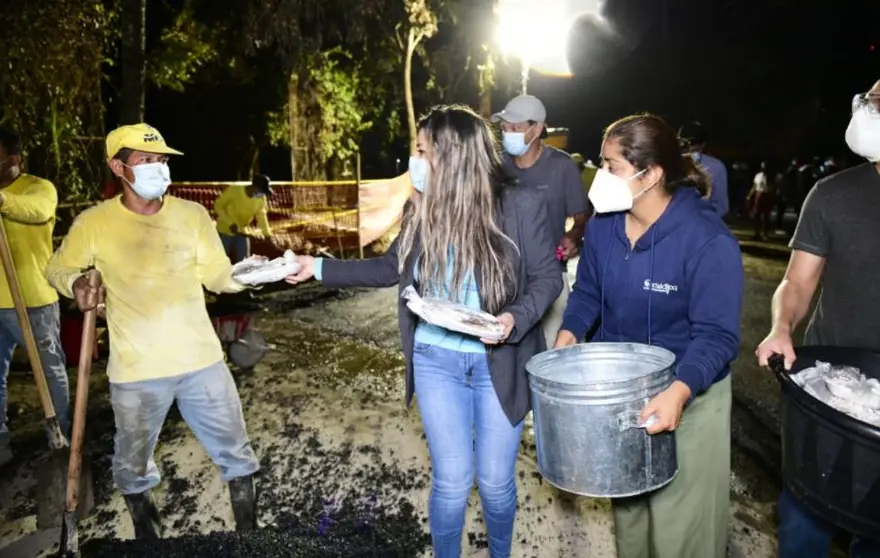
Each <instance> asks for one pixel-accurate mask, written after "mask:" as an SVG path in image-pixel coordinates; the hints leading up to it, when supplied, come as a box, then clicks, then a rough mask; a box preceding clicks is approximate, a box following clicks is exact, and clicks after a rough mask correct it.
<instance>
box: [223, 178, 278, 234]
mask: <svg viewBox="0 0 880 558" xmlns="http://www.w3.org/2000/svg"><path fill="white" fill-rule="evenodd" d="M214 211H215V212H216V213H217V230H218V231H219V232H220V233H221V234H226V235H229V236H233V235H234V234H235V233H233V232H232V229H231V228H230V227H231V226H232V225H235V226H236V227H238V232H239V233H241V232H242V231H243V230H244V228H245V227H247V226H248V225H250V224H251V222H252V221H253V220H254V218H256V219H257V223H258V224H259V225H260V230H261V231H263V234H264V235H265V236H266V238H269V237H270V236H271V235H272V232H271V230H270V229H269V217H268V212H269V209H268V207H267V204H266V198H265V196H263V197H257V198H252V197H250V196H248V195H247V188H246V187H244V186H227V187H226V189H225V190H223V193H222V194H220V197H219V198H217V201H215V202H214Z"/></svg>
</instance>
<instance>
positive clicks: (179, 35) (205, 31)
mask: <svg viewBox="0 0 880 558" xmlns="http://www.w3.org/2000/svg"><path fill="white" fill-rule="evenodd" d="M223 31H224V30H223V29H222V28H219V27H211V26H208V25H206V24H205V23H204V22H202V21H199V20H198V19H197V18H196V14H195V9H194V6H193V3H192V2H190V3H189V4H188V5H185V6H184V8H183V9H182V10H181V11H180V13H178V14H177V17H175V19H174V23H173V24H172V25H171V26H170V27H168V28H166V29H163V30H162V35H161V39H160V46H159V47H158V48H157V49H156V50H155V51H154V52H151V53H150V56H149V57H148V58H147V76H148V78H149V79H150V81H152V82H153V83H154V84H155V85H157V86H158V87H167V88H168V89H171V90H173V91H183V90H184V88H185V87H186V85H187V84H188V83H190V82H191V81H192V80H193V78H194V77H195V75H196V73H197V72H198V71H199V69H201V68H202V67H203V66H204V65H205V64H207V63H209V62H212V61H214V60H216V59H217V58H218V56H219V55H218V48H217V46H218V45H219V43H220V42H221V41H222V40H223V37H224V33H223Z"/></svg>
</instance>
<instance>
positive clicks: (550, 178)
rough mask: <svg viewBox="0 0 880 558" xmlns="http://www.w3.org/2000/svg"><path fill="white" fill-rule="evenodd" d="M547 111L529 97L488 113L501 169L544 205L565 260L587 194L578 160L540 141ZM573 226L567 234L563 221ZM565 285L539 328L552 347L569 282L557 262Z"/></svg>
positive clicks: (578, 237)
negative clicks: (497, 133)
mask: <svg viewBox="0 0 880 558" xmlns="http://www.w3.org/2000/svg"><path fill="white" fill-rule="evenodd" d="M546 119H547V110H546V109H545V108H544V104H543V103H541V101H540V100H538V99H537V98H536V97H532V96H531V95H520V96H519V97H516V98H514V99H512V100H511V101H510V102H509V103H507V106H506V107H505V108H504V110H502V111H501V112H499V113H497V114H495V115H493V116H492V122H496V123H497V122H500V123H501V130H502V138H503V144H504V151H505V155H504V168H505V169H507V171H508V172H509V173H510V174H511V175H512V176H513V177H514V178H516V179H518V180H519V183H520V184H521V185H523V186H524V187H527V188H535V189H536V190H538V191H539V192H541V193H542V194H543V195H544V200H545V201H546V203H547V217H548V222H547V227H548V228H549V229H550V233H551V235H552V236H553V238H554V240H556V241H557V245H558V248H557V253H558V255H559V257H560V258H561V259H562V261H563V262H564V261H565V260H568V259H570V258H573V257H575V256H577V253H578V247H579V246H580V243H581V241H582V240H583V237H584V228H585V227H586V224H587V218H588V217H589V216H590V206H589V202H588V201H587V194H586V192H585V191H584V187H583V183H582V182H581V173H580V171H579V170H578V166H577V164H576V163H575V162H574V161H573V160H572V159H571V156H569V155H568V154H567V153H565V152H563V151H560V150H558V149H555V148H553V147H551V146H549V145H546V144H545V143H544V141H543V140H544V138H546V137H547V125H546ZM569 217H571V218H572V219H574V225H573V226H572V228H571V229H570V230H569V231H568V232H566V230H565V223H566V220H567V219H568V218H569ZM559 272H560V273H562V275H563V282H564V287H563V289H562V293H561V294H560V295H559V298H557V299H556V302H554V303H553V306H551V307H550V310H548V311H547V314H546V315H545V316H544V320H543V323H542V327H543V328H544V337H545V339H546V342H547V347H552V346H553V343H554V342H555V341H556V334H557V333H558V332H559V327H560V326H561V325H562V313H563V312H564V311H565V305H566V303H567V302H568V292H569V290H570V288H571V286H570V285H569V283H568V280H567V277H566V274H565V267H564V264H560V270H559Z"/></svg>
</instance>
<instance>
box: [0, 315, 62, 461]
mask: <svg viewBox="0 0 880 558" xmlns="http://www.w3.org/2000/svg"><path fill="white" fill-rule="evenodd" d="M28 318H30V322H31V330H32V331H33V332H34V338H35V339H36V341H37V349H38V350H39V352H40V363H41V364H42V365H43V374H45V375H46V383H47V384H48V386H49V395H50V397H51V399H52V405H53V406H54V407H55V416H57V417H58V424H59V426H61V432H62V433H63V434H64V435H65V436H69V434H70V422H69V419H68V407H69V405H70V393H69V389H68V385H67V366H66V363H65V359H64V350H63V349H62V348H61V313H60V310H59V308H58V303H57V302H55V303H53V304H49V305H47V306H36V307H33V308H28ZM23 344H24V338H23V337H22V335H21V328H20V327H19V325H18V317H17V316H16V314H15V309H14V308H0V450H2V449H6V448H8V447H9V440H10V436H9V429H8V428H7V427H6V377H7V376H8V375H9V364H10V363H11V362H12V353H13V351H15V347H16V346H17V345H23Z"/></svg>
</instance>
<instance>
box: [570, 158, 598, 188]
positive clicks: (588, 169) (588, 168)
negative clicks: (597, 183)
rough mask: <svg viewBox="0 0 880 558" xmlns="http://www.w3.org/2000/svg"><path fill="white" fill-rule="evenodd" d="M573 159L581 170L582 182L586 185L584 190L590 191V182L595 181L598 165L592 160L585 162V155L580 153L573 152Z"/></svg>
mask: <svg viewBox="0 0 880 558" xmlns="http://www.w3.org/2000/svg"><path fill="white" fill-rule="evenodd" d="M571 160H572V161H574V162H575V163H576V164H577V166H578V170H580V171H581V183H582V184H583V185H584V192H587V193H589V192H590V184H592V183H593V177H594V176H596V165H594V164H593V161H590V160H587V161H586V162H585V161H584V156H583V155H581V154H580V153H575V154H573V155H572V156H571Z"/></svg>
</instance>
